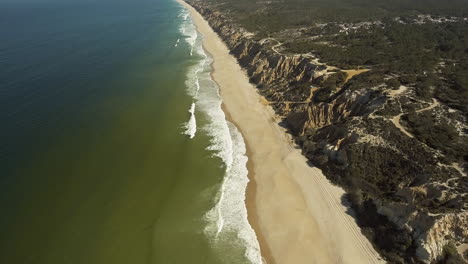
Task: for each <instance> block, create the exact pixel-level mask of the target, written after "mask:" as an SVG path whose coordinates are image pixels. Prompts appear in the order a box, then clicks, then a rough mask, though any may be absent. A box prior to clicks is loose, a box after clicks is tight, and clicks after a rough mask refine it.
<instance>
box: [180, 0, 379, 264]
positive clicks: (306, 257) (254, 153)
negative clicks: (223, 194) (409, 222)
mask: <svg viewBox="0 0 468 264" xmlns="http://www.w3.org/2000/svg"><path fill="white" fill-rule="evenodd" d="M177 1H178V2H179V3H181V4H182V5H183V6H184V7H185V8H187V9H188V10H189V12H190V14H191V16H192V20H193V22H194V24H195V26H196V28H197V31H198V32H199V33H201V35H203V37H204V38H203V47H204V49H205V50H206V51H207V52H208V53H209V54H210V55H211V56H212V58H213V60H214V61H213V64H212V67H213V72H212V73H211V76H212V78H213V80H214V81H215V82H216V83H217V84H218V85H219V87H220V94H221V97H222V99H223V111H224V112H225V115H226V118H227V119H228V120H229V121H230V122H231V123H233V124H235V125H236V127H237V128H238V129H239V131H240V132H241V133H242V135H243V137H244V140H245V143H246V147H247V156H248V158H249V159H248V164H247V165H248V171H249V175H248V176H249V179H250V182H249V184H248V186H247V193H246V206H247V211H248V220H249V223H250V225H251V226H252V228H253V229H254V230H255V233H256V235H257V239H258V241H259V243H260V248H261V253H262V257H263V258H264V260H265V261H266V262H267V263H268V264H272V263H278V264H280V263H298V264H300V263H315V262H316V263H380V262H383V261H381V260H380V257H379V256H378V254H377V253H376V252H375V250H374V249H373V248H372V246H371V245H370V243H369V242H368V241H367V239H366V238H365V237H364V236H363V235H362V234H361V232H360V229H359V227H358V226H357V224H356V223H355V221H354V219H353V218H352V217H351V216H350V215H348V214H347V213H346V211H347V208H346V207H345V206H343V205H342V204H341V197H342V195H343V194H344V191H343V190H342V189H340V188H338V187H336V186H333V185H331V183H330V182H329V181H328V180H327V179H326V178H325V176H324V175H323V174H322V173H321V171H320V170H319V169H317V168H312V167H310V166H309V165H308V164H307V162H306V159H305V157H304V156H303V155H302V154H301V153H300V150H298V149H296V148H295V146H294V145H293V144H292V142H291V139H290V137H289V135H287V134H286V131H285V130H284V129H283V128H281V127H280V126H279V125H278V122H279V120H277V117H276V115H275V113H274V111H273V109H271V107H269V106H265V105H264V104H262V103H261V96H260V95H259V94H258V93H257V91H256V88H255V87H254V86H253V85H252V84H250V83H249V81H248V78H247V76H246V74H245V73H244V71H243V70H242V69H241V67H240V66H239V65H238V64H237V60H236V59H235V58H234V57H233V56H232V55H230V54H229V50H228V49H227V47H226V46H225V45H224V43H223V42H222V40H221V39H220V38H219V37H218V36H217V34H216V33H215V32H214V31H213V30H212V29H211V27H210V26H209V25H208V23H207V21H206V20H204V19H203V17H202V16H201V15H200V14H199V13H198V12H197V11H196V10H195V9H194V8H193V7H191V6H190V5H188V4H187V3H185V2H184V1H182V0H177Z"/></svg>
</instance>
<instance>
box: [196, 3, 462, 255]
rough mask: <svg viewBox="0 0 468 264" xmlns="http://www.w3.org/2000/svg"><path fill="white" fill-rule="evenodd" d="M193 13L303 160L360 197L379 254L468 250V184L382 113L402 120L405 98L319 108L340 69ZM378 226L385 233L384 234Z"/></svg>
mask: <svg viewBox="0 0 468 264" xmlns="http://www.w3.org/2000/svg"><path fill="white" fill-rule="evenodd" d="M190 4H191V5H192V6H193V7H194V8H195V9H196V10H198V12H199V13H201V14H202V15H203V16H204V18H205V19H206V20H207V21H208V22H209V24H210V25H211V27H212V28H213V29H214V31H215V32H217V33H218V35H219V36H220V37H221V38H222V39H223V40H224V42H225V43H226V45H227V46H228V48H229V49H230V51H231V53H232V54H233V55H234V56H235V57H236V58H237V59H238V62H239V64H240V65H241V66H242V67H243V68H244V69H245V70H246V72H247V74H248V76H249V78H250V81H251V82H252V83H254V84H255V85H256V86H257V87H258V89H259V92H260V94H262V95H263V96H264V97H265V98H266V99H267V101H268V103H269V104H271V106H272V107H273V108H274V109H275V111H276V112H277V114H278V115H280V116H282V117H283V121H284V123H285V124H286V125H287V127H288V128H289V129H290V132H291V134H292V135H293V136H294V137H295V138H296V141H297V143H298V144H299V145H300V146H301V147H302V149H303V153H304V155H305V156H306V157H307V158H308V159H309V160H311V162H312V163H313V164H314V165H315V166H317V167H320V168H321V169H322V170H323V171H324V173H325V174H326V176H327V177H328V178H329V179H330V180H331V181H333V182H334V183H336V184H339V185H341V186H342V187H344V188H345V189H346V190H347V191H350V192H352V193H353V195H354V194H355V193H356V192H358V195H354V196H353V198H352V199H351V198H350V200H351V201H352V202H353V204H354V207H353V208H354V209H355V210H356V211H357V212H358V218H359V217H362V219H358V223H362V224H363V228H364V229H365V230H368V229H369V230H375V231H369V232H368V234H369V235H368V237H369V238H370V239H371V241H372V242H374V244H375V245H376V247H377V248H378V249H379V250H380V252H381V253H382V252H383V253H385V254H386V253H389V252H391V254H392V256H393V255H395V256H396V257H394V258H392V259H391V261H394V262H399V261H400V260H401V261H404V262H418V261H422V262H425V263H431V262H434V261H436V260H438V259H440V257H441V256H442V254H443V248H444V246H445V245H446V244H447V243H449V241H453V242H455V243H457V244H460V243H468V241H467V238H468V233H467V232H468V231H467V230H468V215H467V211H466V210H467V201H468V196H467V195H466V192H467V188H468V181H467V177H462V176H461V175H460V172H459V171H457V170H456V169H454V168H452V167H450V166H447V165H444V166H442V165H441V164H440V161H439V157H440V156H441V154H440V153H438V152H437V151H434V150H433V149H431V148H430V147H428V146H427V145H425V144H423V143H421V142H420V141H418V140H416V139H415V138H414V137H408V135H406V134H404V133H403V132H402V131H401V130H400V129H398V128H397V127H395V125H394V123H392V119H391V118H388V117H386V116H384V115H379V114H376V113H378V111H379V110H382V109H383V108H385V107H387V108H388V106H389V105H390V106H392V105H394V104H396V103H395V102H397V103H398V104H399V105H400V107H399V109H398V110H395V113H393V114H394V115H395V116H397V115H398V114H400V113H402V111H403V110H404V107H405V106H404V105H405V102H409V101H411V99H408V98H406V97H404V96H401V98H399V97H398V95H397V96H395V94H397V93H396V92H388V90H389V88H387V87H382V86H378V87H372V86H371V85H369V87H365V88H363V89H358V90H357V89H351V88H350V87H348V86H346V85H342V87H340V88H337V89H335V90H332V91H329V96H328V98H327V99H326V100H324V101H320V102H318V101H316V100H314V96H315V93H317V91H319V90H320V89H324V88H321V87H320V80H324V79H326V78H327V77H328V76H330V74H333V73H334V72H336V71H337V69H336V68H329V67H327V66H326V65H323V64H320V63H317V62H316V61H315V62H314V61H313V60H311V59H310V58H306V57H303V56H293V55H284V54H279V53H277V52H275V50H274V49H271V48H267V47H266V46H264V45H262V44H260V43H261V42H260V41H255V40H254V39H253V38H251V37H250V36H251V35H250V34H247V32H245V31H244V30H243V29H242V28H240V27H238V26H236V25H235V24H233V23H232V22H231V21H230V20H229V19H228V18H227V17H225V16H224V15H223V14H221V13H219V12H216V11H213V10H212V9H211V8H209V7H207V6H206V4H204V3H202V2H190ZM403 90H404V89H403ZM319 92H320V91H319ZM411 102H412V103H413V104H414V100H413V101H411ZM406 105H408V104H406ZM416 107H418V106H416ZM373 213H378V214H376V216H375V219H378V220H375V219H368V218H366V217H368V216H366V214H369V215H373ZM381 216H385V217H383V218H382V217H381ZM382 219H384V220H382ZM372 221H374V222H376V223H369V222H372ZM378 221H384V222H383V223H378ZM385 221H387V222H385ZM379 225H383V226H386V228H384V229H379V228H380V227H379ZM379 230H380V231H382V232H387V234H385V235H387V236H388V237H389V238H391V240H392V239H393V240H392V241H396V242H395V243H397V244H398V246H395V248H387V246H386V242H385V241H380V240H379V239H378V238H376V237H375V235H373V232H374V233H375V232H379ZM395 230H398V232H401V233H404V234H406V235H407V236H408V237H410V239H409V241H400V240H398V239H399V238H398V236H400V234H399V233H398V232H394V231H395ZM366 235H367V233H366ZM385 256H387V255H385ZM388 256H390V254H389V255H388ZM389 258H390V257H389Z"/></svg>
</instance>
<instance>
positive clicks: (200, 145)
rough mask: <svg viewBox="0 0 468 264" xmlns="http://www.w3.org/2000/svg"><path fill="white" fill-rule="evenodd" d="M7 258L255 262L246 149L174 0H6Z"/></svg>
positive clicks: (1, 5)
mask: <svg viewBox="0 0 468 264" xmlns="http://www.w3.org/2000/svg"><path fill="white" fill-rule="evenodd" d="M0 36H2V38H1V40H2V41H0V65H1V70H0V124H1V126H0V127H1V129H0V138H1V140H0V172H1V173H0V205H1V209H2V215H1V217H0V228H1V233H2V237H1V238H0V263H24V264H29V263H31V264H42V263H43V264H55V263H57V264H58V263H60V264H66V263H73V264H75V263H76V264H78V263H80V264H81V263H86V264H93V263H96V264H97V263H99V264H103V263H109V264H111V263H112V264H119V263H132V264H139V263H142V264H143V263H145V264H149V263H161V264H165V263H184V264H185V263H194V264H196V263H216V264H218V263H260V262H261V257H260V252H259V246H258V241H257V239H256V237H255V233H254V231H253V230H252V228H251V227H250V225H249V223H248V221H247V211H246V207H245V203H244V199H245V188H246V185H247V183H248V178H247V172H248V171H247V167H246V163H247V157H246V155H245V152H246V148H245V145H244V140H243V138H242V135H241V134H240V132H239V131H238V130H237V128H236V127H235V126H234V125H233V124H231V123H229V122H228V121H226V117H225V115H224V113H223V111H222V109H221V103H222V101H221V98H220V96H219V87H218V86H217V85H216V83H215V82H214V81H213V80H212V79H211V76H210V72H211V61H212V58H211V57H210V56H209V54H207V53H205V51H204V50H203V48H202V42H201V41H202V36H200V35H199V34H198V33H197V32H196V30H195V27H194V25H193V23H192V21H191V19H190V16H189V14H188V12H187V11H186V10H185V9H184V8H183V7H182V6H180V4H178V3H177V2H175V1H173V0H132V1H130V0H127V1H125V0H95V1H92V0H87V1H52V0H22V1H10V2H6V1H2V0H0Z"/></svg>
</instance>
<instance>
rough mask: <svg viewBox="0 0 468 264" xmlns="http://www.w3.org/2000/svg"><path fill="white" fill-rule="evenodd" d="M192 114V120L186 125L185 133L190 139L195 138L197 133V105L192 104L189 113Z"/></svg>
mask: <svg viewBox="0 0 468 264" xmlns="http://www.w3.org/2000/svg"><path fill="white" fill-rule="evenodd" d="M188 112H189V113H190V119H189V121H188V122H187V123H186V124H185V132H184V134H186V135H187V136H189V138H191V139H192V138H194V137H195V134H196V133H197V120H196V118H195V103H192V105H191V106H190V109H189V111H188Z"/></svg>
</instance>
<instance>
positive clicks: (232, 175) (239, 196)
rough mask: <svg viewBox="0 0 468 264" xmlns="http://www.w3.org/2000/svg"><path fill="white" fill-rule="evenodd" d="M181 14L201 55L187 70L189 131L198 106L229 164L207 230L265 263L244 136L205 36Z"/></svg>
mask: <svg viewBox="0 0 468 264" xmlns="http://www.w3.org/2000/svg"><path fill="white" fill-rule="evenodd" d="M181 14H182V15H181V17H182V18H183V20H184V22H182V24H181V27H180V33H182V35H183V36H184V40H185V41H186V42H187V44H189V46H190V55H191V56H192V57H193V58H195V59H197V62H196V63H195V64H194V65H193V66H192V67H190V68H189V70H188V72H187V79H186V86H187V92H188V94H189V95H191V96H192V97H193V98H194V102H193V103H192V106H191V108H190V110H189V112H190V113H191V117H190V120H189V121H188V122H187V123H186V134H187V135H189V136H190V135H193V136H194V135H195V133H196V131H197V130H196V129H197V124H196V120H195V116H194V113H195V108H197V111H200V112H202V113H203V114H204V115H205V116H206V117H207V120H208V122H207V124H204V125H203V126H202V130H203V131H204V132H205V133H206V134H208V135H209V136H210V141H211V142H210V145H209V147H208V149H209V150H210V151H212V152H213V153H214V155H215V156H217V157H219V158H220V159H221V160H222V161H223V163H224V167H225V174H224V178H223V180H222V183H221V186H220V188H219V191H218V195H217V201H216V205H215V206H214V207H213V208H212V209H211V210H210V211H208V212H207V213H206V215H205V220H206V221H207V226H206V228H205V234H206V235H207V237H208V238H210V239H211V241H212V243H213V246H214V247H218V246H219V247H221V248H224V246H223V245H232V244H233V243H236V244H237V245H236V246H239V247H241V248H245V257H246V258H247V259H248V260H249V261H250V262H251V263H254V264H261V263H262V257H261V254H260V246H259V244H258V240H257V237H256V235H255V232H254V230H253V229H252V227H251V226H250V224H249V222H248V220H247V208H246V205H245V191H246V187H247V183H248V182H249V179H248V177H247V176H248V171H247V156H246V155H245V153H246V147H245V143H244V139H243V137H242V134H241V133H240V132H239V131H238V129H237V128H236V127H235V126H234V125H233V124H231V123H229V122H228V121H227V120H226V116H225V114H224V112H223V110H222V108H221V105H222V100H221V97H220V95H219V89H218V87H217V85H216V83H215V82H214V81H213V80H212V79H211V76H210V72H211V66H210V65H211V62H212V58H211V57H209V56H208V55H207V54H206V53H205V51H204V50H203V47H202V43H201V37H199V35H198V32H197V31H196V29H195V26H194V25H193V23H192V21H191V19H190V18H189V14H188V12H187V11H186V10H184V11H183V12H182V13H181ZM192 117H193V121H192ZM190 129H191V130H190ZM189 130H190V132H189ZM191 132H193V133H191ZM191 138H192V137H191ZM233 234H234V237H232V236H233ZM223 251H224V250H223Z"/></svg>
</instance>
